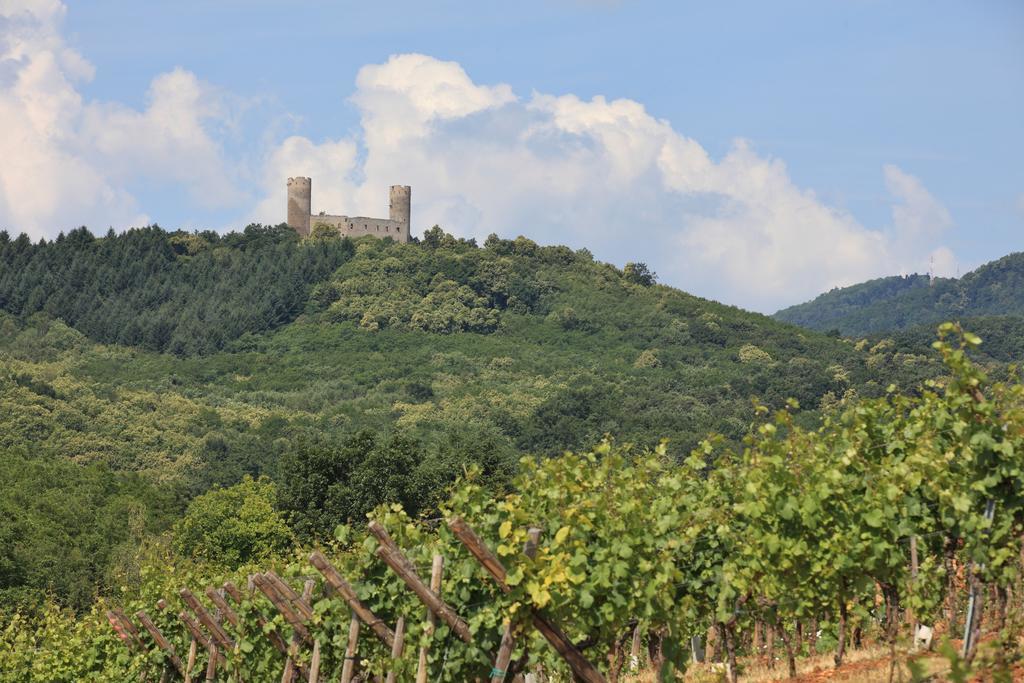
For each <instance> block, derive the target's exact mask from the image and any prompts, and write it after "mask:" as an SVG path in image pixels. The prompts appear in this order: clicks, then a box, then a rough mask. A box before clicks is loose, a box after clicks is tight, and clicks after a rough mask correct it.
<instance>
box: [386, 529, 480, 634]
mask: <svg viewBox="0 0 1024 683" xmlns="http://www.w3.org/2000/svg"><path fill="white" fill-rule="evenodd" d="M377 557H379V558H381V559H382V560H384V563H385V564H387V565H388V566H389V567H391V569H392V570H393V571H394V572H395V573H396V574H398V576H399V577H400V578H401V579H402V581H404V582H405V585H406V586H408V587H409V589H410V590H411V591H412V592H413V593H415V594H416V597H418V598H419V599H420V601H421V602H423V604H424V605H426V606H427V607H429V608H430V610H431V611H432V612H433V613H434V614H436V615H437V616H439V617H440V618H441V620H442V621H444V623H446V624H448V625H449V626H450V627H451V629H452V632H453V633H454V634H455V635H457V636H458V637H459V638H461V639H462V640H463V641H465V642H467V643H472V642H473V634H471V633H470V632H469V624H467V623H466V622H465V620H463V618H462V617H460V616H459V615H458V614H456V612H455V610H453V609H452V608H451V607H450V606H449V605H448V604H447V603H446V602H445V601H444V600H442V599H441V598H439V597H437V594H436V593H434V592H433V591H431V590H430V589H429V588H428V587H427V586H426V585H425V584H424V583H423V581H422V580H421V579H420V577H419V576H417V575H416V573H415V572H413V571H410V565H411V563H410V562H409V561H408V560H407V559H406V558H405V556H404V555H402V553H401V552H400V551H398V550H397V549H395V548H389V547H387V546H385V545H381V546H379V547H378V548H377Z"/></svg>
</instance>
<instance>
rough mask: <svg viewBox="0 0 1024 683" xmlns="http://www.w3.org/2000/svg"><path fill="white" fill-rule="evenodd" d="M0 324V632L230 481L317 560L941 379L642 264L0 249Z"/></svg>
mask: <svg viewBox="0 0 1024 683" xmlns="http://www.w3.org/2000/svg"><path fill="white" fill-rule="evenodd" d="M0 309H2V311H0V460H2V461H3V463H4V466H3V467H0V488H2V489H3V490H5V491H18V496H4V497H3V498H2V500H0V612H2V611H3V607H4V604H5V600H6V601H8V602H9V601H10V600H11V599H13V598H10V597H8V598H5V597H4V596H5V595H7V596H10V595H15V596H17V595H21V594H22V593H20V592H19V591H27V592H28V593H27V594H29V595H37V594H38V593H37V592H38V591H40V590H43V589H47V588H48V589H51V590H53V591H54V592H55V594H56V595H57V596H58V598H60V599H61V600H63V601H65V602H67V603H68V604H75V605H79V606H80V605H82V604H84V601H85V600H86V599H87V597H88V596H90V595H92V594H93V592H94V591H95V590H100V591H101V592H103V591H104V590H106V589H108V588H109V587H110V586H111V585H117V583H111V582H116V581H117V579H116V577H114V575H113V574H111V572H112V571H113V570H112V567H115V566H117V565H118V564H119V560H118V558H122V559H121V560H120V562H123V558H124V557H130V555H131V551H132V550H131V549H132V548H136V547H137V546H138V545H139V543H140V542H141V539H142V538H145V537H147V535H149V534H156V533H159V532H160V531H161V530H162V529H166V528H167V527H169V526H170V525H171V524H172V523H173V522H174V521H175V520H176V519H177V518H178V517H179V516H180V515H181V512H182V510H183V507H184V505H185V503H186V502H187V501H188V500H191V499H192V498H193V497H194V496H196V495H198V494H200V493H203V492H204V491H207V490H208V489H210V488H211V487H215V486H231V485H234V484H236V483H238V482H239V481H241V480H242V478H243V477H244V476H245V475H253V476H257V477H258V476H261V475H266V476H268V477H269V478H270V479H271V480H272V481H273V483H274V486H273V487H271V488H270V489H260V491H264V490H272V491H276V493H274V494H273V495H274V496H275V498H274V501H273V505H274V513H273V514H275V515H276V514H280V515H281V516H282V518H283V519H285V520H287V522H288V524H289V528H290V529H291V532H293V533H295V534H297V535H299V537H302V538H310V537H318V536H322V535H323V534H328V533H330V532H331V530H333V528H334V526H335V525H336V524H337V523H338V522H339V520H346V519H363V518H364V517H363V516H364V515H365V514H366V512H367V511H368V510H371V509H372V508H373V507H374V506H375V505H377V504H379V503H381V502H401V503H402V504H403V505H404V506H405V509H406V510H408V511H410V512H411V513H413V514H417V513H418V512H421V511H429V510H430V508H431V506H432V505H434V504H435V503H436V501H437V500H438V499H439V498H440V497H441V496H442V495H443V493H444V490H445V488H446V487H447V486H449V485H450V484H451V482H453V481H454V480H455V479H456V478H457V477H458V476H460V475H461V474H462V473H463V472H464V471H465V468H466V467H467V466H468V465H470V464H473V463H475V464H477V465H478V466H479V467H480V468H481V469H482V473H483V477H484V479H485V481H487V482H489V484H490V485H492V486H495V487H501V486H502V485H503V483H504V482H506V481H508V479H509V477H510V476H511V475H512V473H513V472H514V471H515V470H516V467H517V462H518V461H519V458H520V457H521V456H522V455H524V454H553V453H557V452H559V451H562V450H563V449H578V448H586V447H589V446H592V445H593V444H594V443H596V442H597V441H598V440H599V439H600V438H601V437H602V436H603V435H605V434H611V435H613V436H614V437H616V438H618V439H619V440H620V441H628V442H633V443H636V444H639V445H641V446H644V445H654V444H656V443H657V442H658V441H659V440H660V439H662V438H666V439H669V442H668V452H669V453H670V454H671V455H672V456H674V457H676V458H679V457H682V456H684V455H686V454H687V453H688V452H689V449H690V448H692V447H693V446H694V445H695V444H697V443H698V441H699V440H701V439H703V438H704V437H706V436H707V435H708V434H709V433H711V432H718V433H721V434H723V435H724V436H725V437H726V438H727V439H729V440H731V441H733V442H736V441H738V440H739V439H740V438H741V437H742V436H743V435H744V434H745V433H746V432H747V429H748V425H749V424H750V423H751V421H752V420H753V418H754V404H753V400H752V399H755V398H756V399H758V400H760V401H763V402H765V403H766V404H767V405H769V406H772V407H780V406H782V405H784V403H785V401H786V399H787V398H790V397H793V398H796V399H798V400H799V402H800V405H801V406H802V408H803V409H804V411H805V413H804V414H803V415H802V417H801V418H800V419H802V420H805V421H808V422H810V421H811V420H812V419H813V417H814V414H815V413H816V411H818V410H819V409H821V408H826V409H827V408H831V407H833V406H835V405H837V404H839V403H840V402H842V401H843V400H844V399H846V400H848V399H850V398H851V397H854V396H878V395H881V394H883V393H884V392H885V388H886V386H887V385H888V384H889V383H896V384H898V385H900V386H903V387H906V388H913V387H916V386H918V385H919V383H920V382H921V381H922V380H923V379H924V378H926V377H932V376H935V375H936V374H937V373H938V372H940V371H939V369H938V367H937V363H936V362H935V359H934V356H933V355H932V354H931V352H930V350H929V348H928V346H927V342H925V343H922V345H921V348H919V349H916V348H907V347H905V346H904V347H900V348H898V349H897V348H894V347H893V345H892V344H891V343H888V344H887V343H877V344H876V343H864V342H860V343H857V342H853V341H846V340H841V339H836V338H831V337H828V336H826V335H823V334H818V333H814V332H810V331H805V330H800V329H798V328H795V327H792V326H789V325H787V324H784V323H781V322H778V321H775V320H772V319H771V318H768V317H765V316H762V315H758V314H753V313H749V312H745V311H742V310H739V309H737V308H732V307H728V306H723V305H721V304H717V303H714V302H711V301H707V300H704V299H700V298H697V297H694V296H690V295H688V294H686V293H684V292H681V291H678V290H676V289H673V288H671V287H666V286H662V285H659V284H657V283H656V281H655V277H654V275H653V274H652V273H650V272H648V271H647V269H646V268H645V267H644V266H643V265H642V264H637V265H629V264H627V266H626V267H625V268H621V269H620V268H617V267H615V266H612V265H609V264H606V263H601V262H598V261H595V260H594V259H593V258H592V257H591V255H590V253H589V252H587V251H586V250H580V251H573V250H571V249H569V248H567V247H563V246H539V245H537V244H535V243H534V242H531V241H530V240H527V239H525V238H518V239H515V240H503V239H498V238H496V237H492V238H490V239H488V240H487V242H486V243H485V244H484V245H483V246H477V245H476V244H474V243H472V242H467V241H461V240H457V239H454V238H452V237H451V236H449V235H446V234H445V233H443V232H442V231H441V230H440V229H433V230H431V231H428V233H427V234H426V235H425V236H424V239H422V240H421V241H419V242H418V243H411V244H404V245H400V244H394V243H392V242H391V241H389V240H377V239H373V238H364V239H362V240H358V241H355V242H352V241H349V240H347V239H341V238H339V237H337V236H330V235H320V236H316V237H314V238H312V239H307V240H304V241H299V240H298V238H297V237H296V235H295V233H294V232H293V231H291V230H288V229H287V228H283V227H262V226H250V227H249V228H247V229H246V230H245V231H244V232H241V233H233V234H229V235H225V236H218V235H216V234H214V233H199V234H195V233H182V232H166V231H164V230H162V229H160V228H157V227H151V228H146V229H141V230H133V231H129V232H127V233H124V234H120V235H114V234H110V235H108V236H105V237H94V236H93V235H91V234H90V233H89V232H88V231H86V230H84V229H81V230H76V231H74V232H72V233H70V234H68V235H65V236H63V237H61V238H59V239H57V240H54V241H51V242H44V243H38V244H33V243H31V242H30V241H29V240H28V239H27V238H24V237H20V238H17V239H13V240H12V239H10V238H9V237H8V236H7V235H0ZM927 341H930V340H927ZM83 468H84V469H83ZM158 491H159V495H157V492H158ZM52 501H61V504H60V509H61V510H62V511H63V512H62V513H61V514H55V512H54V511H55V508H54V505H53V502H52ZM268 514H269V513H268ZM103 515H107V516H109V517H110V518H111V519H123V518H124V516H125V515H129V516H130V517H131V518H132V519H133V520H135V521H133V522H132V523H131V524H121V525H114V526H113V527H111V528H110V529H106V527H104V528H103V529H98V528H97V526H96V523H95V519H96V518H97V516H103ZM4 539H7V540H4ZM15 540H16V541H17V542H15ZM8 541H10V542H8ZM58 562H59V563H60V564H61V567H62V570H61V572H59V573H58V574H59V575H60V577H61V583H60V584H59V585H56V584H54V583H53V581H54V578H53V577H54V576H55V574H54V573H53V572H52V571H49V570H48V569H47V568H49V567H53V566H56V563H58ZM112 577H113V578H112ZM12 591H13V593H12ZM33 591H37V592H36V593H34V592H33Z"/></svg>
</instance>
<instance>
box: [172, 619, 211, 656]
mask: <svg viewBox="0 0 1024 683" xmlns="http://www.w3.org/2000/svg"><path fill="white" fill-rule="evenodd" d="M178 618H179V619H181V621H182V622H183V623H184V624H185V629H186V630H188V633H189V635H190V636H192V640H196V641H199V644H200V645H202V646H203V649H205V650H209V649H210V646H211V645H213V641H211V640H210V639H209V638H207V637H206V634H205V633H203V629H201V628H199V624H197V623H196V622H195V619H193V618H192V617H190V616H189V615H188V612H185V611H184V610H183V611H181V612H179V613H178Z"/></svg>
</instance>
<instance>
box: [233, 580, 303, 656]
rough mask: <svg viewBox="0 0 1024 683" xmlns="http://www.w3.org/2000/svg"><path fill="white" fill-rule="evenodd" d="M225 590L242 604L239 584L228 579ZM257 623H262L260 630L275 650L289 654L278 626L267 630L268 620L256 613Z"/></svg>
mask: <svg viewBox="0 0 1024 683" xmlns="http://www.w3.org/2000/svg"><path fill="white" fill-rule="evenodd" d="M224 590H225V592H227V594H228V595H230V596H231V599H232V600H234V601H235V602H237V603H238V604H239V605H241V604H242V600H243V596H242V591H240V590H239V589H238V586H236V585H235V584H233V583H231V582H230V581H227V582H225V583H224ZM256 623H258V624H259V625H260V631H262V632H263V633H264V634H265V635H266V636H267V640H269V641H270V644H271V645H273V646H274V649H275V650H277V651H278V652H280V653H281V654H284V655H286V654H288V645H287V643H285V642H284V638H282V637H281V634H280V633H279V632H278V630H277V629H276V628H275V629H273V630H270V631H267V630H266V628H265V627H266V625H267V620H266V618H265V617H264V616H263V615H262V614H257V615H256Z"/></svg>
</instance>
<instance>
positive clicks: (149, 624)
mask: <svg viewBox="0 0 1024 683" xmlns="http://www.w3.org/2000/svg"><path fill="white" fill-rule="evenodd" d="M135 617H136V618H137V619H138V620H139V622H140V623H141V624H142V627H143V628H144V629H146V631H147V632H149V635H150V636H151V637H152V638H153V642H155V643H156V644H157V647H159V648H160V649H161V650H163V651H164V654H166V655H167V659H168V660H170V662H171V665H173V666H174V668H175V669H177V670H178V673H179V674H181V676H182V677H183V678H184V676H185V666H184V665H183V664H182V663H181V659H180V658H179V657H178V655H177V654H176V653H175V652H174V647H172V646H171V642H170V641H169V640H167V638H165V637H164V634H163V633H161V632H160V629H158V628H157V627H156V624H154V623H153V620H152V619H150V618H149V615H148V614H146V613H145V612H144V611H143V610H139V611H138V612H136V613H135Z"/></svg>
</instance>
